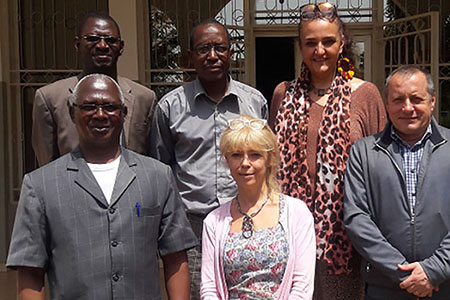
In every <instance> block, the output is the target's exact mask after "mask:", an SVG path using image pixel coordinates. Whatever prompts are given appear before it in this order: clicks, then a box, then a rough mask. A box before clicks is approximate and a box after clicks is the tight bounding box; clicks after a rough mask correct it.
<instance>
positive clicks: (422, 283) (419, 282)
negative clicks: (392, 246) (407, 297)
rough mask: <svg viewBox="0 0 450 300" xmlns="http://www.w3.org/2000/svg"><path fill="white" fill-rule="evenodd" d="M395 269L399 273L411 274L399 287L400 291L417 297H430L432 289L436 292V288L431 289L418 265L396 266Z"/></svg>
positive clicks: (415, 263) (426, 277)
mask: <svg viewBox="0 0 450 300" xmlns="http://www.w3.org/2000/svg"><path fill="white" fill-rule="evenodd" d="M397 267H398V268H399V270H401V271H405V272H411V274H410V275H409V277H408V278H406V279H405V280H403V281H402V282H401V283H400V285H399V286H400V288H401V289H404V290H406V291H407V292H408V293H411V294H413V295H415V296H417V297H426V296H428V297H431V296H432V294H433V289H434V290H436V291H437V290H438V288H437V287H436V288H435V287H433V285H432V284H431V282H430V280H429V279H428V276H427V274H426V273H425V271H424V270H423V268H422V266H421V265H420V263H418V262H414V263H411V264H406V265H397Z"/></svg>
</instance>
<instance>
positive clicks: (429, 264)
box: [420, 232, 450, 286]
mask: <svg viewBox="0 0 450 300" xmlns="http://www.w3.org/2000/svg"><path fill="white" fill-rule="evenodd" d="M420 265H421V266H422V268H423V270H424V271H425V273H426V274H427V276H428V279H429V280H430V281H431V283H432V284H433V286H439V284H441V283H442V282H444V281H446V280H448V279H449V278H450V232H449V233H448V234H447V235H446V236H445V237H444V239H443V240H442V242H441V244H440V246H439V248H437V249H436V250H435V251H434V253H433V255H432V256H430V257H429V258H427V259H424V260H423V261H420Z"/></svg>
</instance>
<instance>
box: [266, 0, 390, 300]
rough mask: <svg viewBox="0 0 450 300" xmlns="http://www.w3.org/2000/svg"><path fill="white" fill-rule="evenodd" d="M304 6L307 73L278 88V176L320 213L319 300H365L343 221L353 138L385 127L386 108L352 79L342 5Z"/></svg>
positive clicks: (369, 87)
mask: <svg viewBox="0 0 450 300" xmlns="http://www.w3.org/2000/svg"><path fill="white" fill-rule="evenodd" d="M300 10H301V11H300V15H301V17H300V23H299V42H300V50H301V54H302V57H303V70H302V73H301V75H300V77H299V78H297V79H295V80H293V81H291V82H282V83H280V84H279V85H278V86H277V87H276V89H275V91H274V95H273V99H272V104H271V112H270V120H269V121H270V124H271V126H272V128H273V129H274V130H275V132H276V134H277V139H278V145H279V148H280V154H281V168H280V172H279V180H280V183H281V187H282V192H283V193H285V194H287V195H290V196H292V197H294V198H298V199H301V200H303V201H305V202H306V204H307V205H308V207H309V209H310V210H311V212H312V213H313V216H314V222H315V230H316V241H317V263H316V266H317V268H316V279H315V289H314V290H315V294H314V299H361V298H362V295H363V282H362V280H361V279H360V276H359V264H358V256H357V254H356V253H355V252H354V250H353V248H352V246H351V244H350V241H349V239H348V236H347V234H346V232H345V228H344V224H343V210H342V200H343V189H344V180H343V175H344V169H345V163H346V161H347V157H348V154H349V151H350V147H351V145H352V143H353V142H355V141H356V140H357V139H359V138H362V137H364V136H368V135H371V134H374V133H376V132H378V131H380V130H381V129H382V128H383V127H384V126H385V123H386V113H385V110H384V105H383V103H382V100H381V96H380V94H379V92H378V90H377V88H376V87H375V86H374V85H373V84H371V83H369V82H365V81H363V80H361V79H358V78H355V77H353V70H352V69H351V67H350V66H351V65H350V64H349V62H352V61H353V57H354V55H353V52H352V43H351V39H350V38H349V37H348V34H347V33H346V32H345V27H344V24H343V23H342V21H341V19H340V18H339V16H338V15H337V9H336V7H335V6H333V5H332V4H330V3H317V4H308V5H304V6H302V8H300ZM338 69H339V71H338Z"/></svg>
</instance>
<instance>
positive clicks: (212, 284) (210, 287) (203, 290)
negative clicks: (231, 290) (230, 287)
mask: <svg viewBox="0 0 450 300" xmlns="http://www.w3.org/2000/svg"><path fill="white" fill-rule="evenodd" d="M211 220H212V218H211V216H210V218H206V219H205V221H204V222H203V233H202V268H201V284H200V298H201V299H202V300H215V299H221V298H220V295H219V292H218V290H219V287H218V285H217V283H216V276H215V272H216V271H215V264H216V261H215V259H214V253H215V251H216V247H219V245H216V238H215V236H216V232H215V229H214V227H213V226H212V224H211V222H210V221H211Z"/></svg>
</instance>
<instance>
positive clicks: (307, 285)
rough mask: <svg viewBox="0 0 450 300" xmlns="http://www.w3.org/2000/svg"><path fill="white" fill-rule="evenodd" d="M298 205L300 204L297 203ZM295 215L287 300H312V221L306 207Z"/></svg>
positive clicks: (314, 238) (314, 264)
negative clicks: (292, 272)
mask: <svg viewBox="0 0 450 300" xmlns="http://www.w3.org/2000/svg"><path fill="white" fill-rule="evenodd" d="M299 204H300V203H299ZM301 204H303V203H301ZM300 208H302V207H300ZM303 208H304V209H302V210H301V211H299V213H298V214H297V218H296V220H297V222H296V226H295V228H292V230H293V232H294V235H295V236H294V243H295V245H294V247H295V257H296V258H297V259H296V260H295V265H294V274H293V278H292V288H291V292H290V293H289V298H288V299H289V300H294V299H308V300H309V299H312V296H313V291H314V271H315V266H316V235H315V232H314V220H313V217H312V215H311V213H310V212H309V210H308V208H307V207H306V205H305V206H304V207H303Z"/></svg>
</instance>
